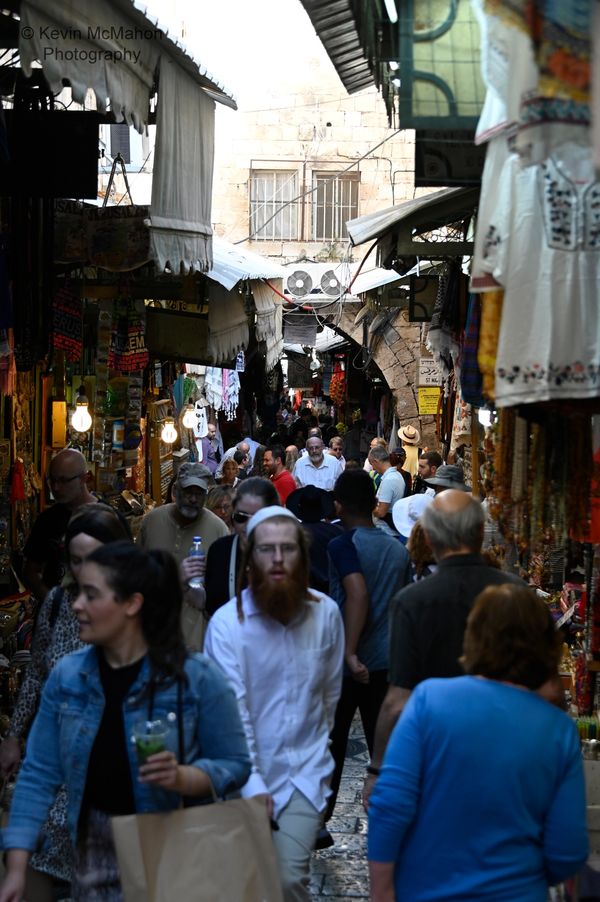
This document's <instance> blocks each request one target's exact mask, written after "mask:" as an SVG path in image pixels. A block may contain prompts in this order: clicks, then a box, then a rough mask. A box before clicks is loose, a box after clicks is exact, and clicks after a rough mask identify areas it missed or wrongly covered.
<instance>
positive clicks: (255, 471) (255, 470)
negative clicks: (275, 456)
mask: <svg viewBox="0 0 600 902" xmlns="http://www.w3.org/2000/svg"><path fill="white" fill-rule="evenodd" d="M266 450H267V446H266V445H258V446H257V448H256V451H255V452H254V459H253V461H252V475H253V476H264V475H265V473H264V463H263V461H264V457H265V451H266Z"/></svg>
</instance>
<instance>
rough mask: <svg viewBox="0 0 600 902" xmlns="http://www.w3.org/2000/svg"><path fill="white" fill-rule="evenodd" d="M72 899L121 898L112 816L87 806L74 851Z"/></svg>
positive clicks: (102, 901)
mask: <svg viewBox="0 0 600 902" xmlns="http://www.w3.org/2000/svg"><path fill="white" fill-rule="evenodd" d="M71 898H72V900H73V902H123V892H122V890H121V879H120V875H119V865H118V862H117V854H116V852H115V844H114V840H113V832H112V826H111V819H110V816H109V815H108V814H106V813H105V812H104V811H97V810H96V809H94V808H92V809H90V810H89V812H88V815H87V818H86V822H85V828H84V830H83V831H82V835H81V836H80V837H79V841H78V843H77V849H76V851H75V864H74V870H73V879H72V883H71Z"/></svg>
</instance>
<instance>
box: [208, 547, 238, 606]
mask: <svg viewBox="0 0 600 902" xmlns="http://www.w3.org/2000/svg"><path fill="white" fill-rule="evenodd" d="M234 538H235V536H223V537H222V538H221V539H217V541H216V542H213V543H212V545H211V546H210V548H209V549H208V554H207V555H206V577H205V580H204V589H205V591H206V607H205V610H206V613H207V614H208V616H209V617H212V615H213V614H214V613H215V611H216V610H217V608H220V607H222V606H223V605H224V604H226V602H228V601H229V599H230V598H231V592H230V591H229V568H230V562H231V555H232V552H233V547H234V544H233V540H234ZM236 546H237V555H236V560H235V571H236V577H235V579H236V585H237V578H238V571H239V568H240V564H241V560H242V554H241V550H240V544H239V542H236ZM234 592H235V590H234Z"/></svg>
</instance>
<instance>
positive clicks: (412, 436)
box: [398, 425, 421, 445]
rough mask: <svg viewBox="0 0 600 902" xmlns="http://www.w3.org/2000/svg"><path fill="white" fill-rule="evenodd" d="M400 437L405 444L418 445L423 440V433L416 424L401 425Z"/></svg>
mask: <svg viewBox="0 0 600 902" xmlns="http://www.w3.org/2000/svg"><path fill="white" fill-rule="evenodd" d="M398 438H399V439H400V441H402V442H404V444H405V445H418V444H419V442H420V441H421V433H420V432H419V430H418V429H416V428H415V427H414V426H410V425H408V426H400V429H399V430H398Z"/></svg>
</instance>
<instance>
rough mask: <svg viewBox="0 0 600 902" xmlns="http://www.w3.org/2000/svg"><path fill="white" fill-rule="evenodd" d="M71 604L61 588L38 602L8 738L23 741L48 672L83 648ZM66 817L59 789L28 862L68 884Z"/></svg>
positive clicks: (63, 795)
mask: <svg viewBox="0 0 600 902" xmlns="http://www.w3.org/2000/svg"><path fill="white" fill-rule="evenodd" d="M71 602H72V595H71V593H70V592H69V591H68V590H67V589H64V588H62V587H61V586H56V587H55V588H54V589H51V590H50V592H49V593H48V595H47V596H46V598H45V599H44V601H43V602H42V605H41V607H40V610H39V614H38V619H37V622H36V627H35V634H34V637H33V642H32V645H31V661H30V663H29V665H28V666H27V669H26V671H25V678H24V680H23V684H22V686H21V689H20V691H19V696H18V698H17V703H16V705H15V709H14V712H13V715H12V718H11V722H10V728H9V731H8V735H9V736H16V737H18V738H19V739H25V738H26V736H27V733H28V731H29V727H30V725H31V722H32V721H33V718H34V717H35V714H36V712H37V708H38V704H39V700H40V696H41V694H42V689H43V688H44V683H45V682H46V678H47V676H48V674H49V673H50V670H51V669H52V667H53V666H54V665H55V664H56V662H57V661H58V660H60V658H62V657H63V656H64V655H67V654H69V653H70V652H72V651H76V650H77V649H78V648H82V646H83V643H82V642H80V640H79V627H78V625H77V620H76V618H75V616H74V615H73V611H72V609H71ZM66 813H67V794H66V791H65V789H64V787H63V788H61V789H60V790H59V792H58V795H57V797H56V801H55V802H54V804H53V805H52V808H51V809H50V812H49V814H48V819H47V821H46V823H45V825H44V829H43V833H42V844H41V846H40V848H39V850H38V851H37V852H35V853H34V854H33V856H32V858H31V867H32V868H34V869H35V870H36V871H42V872H43V873H45V874H50V875H51V876H52V877H57V878H59V879H60V880H66V881H69V880H70V879H71V860H72V847H71V840H70V838H69V834H68V831H67V827H66Z"/></svg>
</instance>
